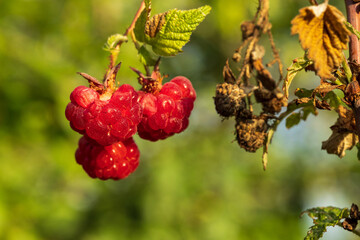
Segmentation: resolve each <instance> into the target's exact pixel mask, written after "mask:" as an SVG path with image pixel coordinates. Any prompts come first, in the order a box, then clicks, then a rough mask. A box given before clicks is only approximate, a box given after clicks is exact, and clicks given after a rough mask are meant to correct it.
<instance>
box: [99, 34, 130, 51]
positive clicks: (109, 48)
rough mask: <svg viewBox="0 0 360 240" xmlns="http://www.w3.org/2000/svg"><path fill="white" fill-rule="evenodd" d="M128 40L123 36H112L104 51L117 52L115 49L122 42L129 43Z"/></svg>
mask: <svg viewBox="0 0 360 240" xmlns="http://www.w3.org/2000/svg"><path fill="white" fill-rule="evenodd" d="M127 40H128V38H127V37H126V36H124V35H122V34H119V33H117V34H114V35H111V36H110V37H108V39H107V41H106V43H105V45H104V50H106V51H109V52H111V51H114V50H115V47H116V45H117V44H118V43H120V42H127Z"/></svg>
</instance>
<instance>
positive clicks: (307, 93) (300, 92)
mask: <svg viewBox="0 0 360 240" xmlns="http://www.w3.org/2000/svg"><path fill="white" fill-rule="evenodd" d="M313 92H314V89H310V90H309V89H306V88H297V89H296V90H295V96H297V97H298V98H305V97H307V98H308V97H311V96H312V94H313Z"/></svg>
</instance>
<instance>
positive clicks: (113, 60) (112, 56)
mask: <svg viewBox="0 0 360 240" xmlns="http://www.w3.org/2000/svg"><path fill="white" fill-rule="evenodd" d="M144 9H145V2H144V1H142V2H141V4H140V7H139V9H138V10H137V12H136V14H135V16H134V19H133V20H132V22H131V24H130V26H129V27H128V28H127V29H126V31H125V33H124V36H127V35H128V34H129V33H131V32H133V29H134V27H135V23H136V21H137V19H138V18H139V17H140V14H141V12H142V11H143V10H144ZM122 43H123V41H120V42H119V43H118V44H116V47H115V49H114V51H112V52H111V54H110V64H109V68H108V71H107V74H108V73H109V72H110V71H111V69H113V67H114V66H115V63H116V60H117V56H118V54H114V52H115V53H118V52H119V51H120V47H121V44H122ZM107 74H106V75H107Z"/></svg>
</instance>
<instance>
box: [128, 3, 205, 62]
mask: <svg viewBox="0 0 360 240" xmlns="http://www.w3.org/2000/svg"><path fill="white" fill-rule="evenodd" d="M150 10H151V9H150V8H146V9H145V10H144V11H143V12H142V14H141V16H140V17H139V19H138V21H137V22H136V25H135V30H134V33H135V37H136V39H137V40H138V41H140V42H144V43H146V44H148V45H150V46H152V49H153V51H154V52H155V53H156V54H158V55H160V56H174V55H176V54H178V53H179V52H181V51H182V50H181V49H182V47H183V46H184V45H185V44H186V43H187V42H189V40H190V36H191V34H192V32H193V31H194V30H195V29H196V27H197V26H198V25H199V24H200V23H201V22H202V21H203V20H204V19H205V17H206V15H208V14H209V13H210V10H211V7H210V6H207V5H206V6H203V7H200V8H197V9H191V10H177V9H172V10H170V11H168V12H165V13H160V14H156V15H155V16H153V17H152V18H151V19H150V18H149V13H150ZM144 22H145V23H144Z"/></svg>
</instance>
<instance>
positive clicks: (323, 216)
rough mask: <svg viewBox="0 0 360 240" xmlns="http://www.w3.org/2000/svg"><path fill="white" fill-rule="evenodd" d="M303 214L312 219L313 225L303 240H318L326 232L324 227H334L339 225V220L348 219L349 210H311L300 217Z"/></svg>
mask: <svg viewBox="0 0 360 240" xmlns="http://www.w3.org/2000/svg"><path fill="white" fill-rule="evenodd" d="M305 213H306V214H307V215H308V216H309V217H311V218H312V219H313V223H314V225H313V226H311V227H310V229H309V231H308V232H307V235H306V237H305V238H304V239H305V240H317V239H320V238H321V237H322V236H323V234H324V232H326V227H329V226H331V227H334V226H335V225H337V224H339V223H340V220H342V219H344V218H347V217H349V210H348V209H347V208H337V207H318V208H311V209H308V210H306V211H304V212H302V213H301V215H303V214H305Z"/></svg>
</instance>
